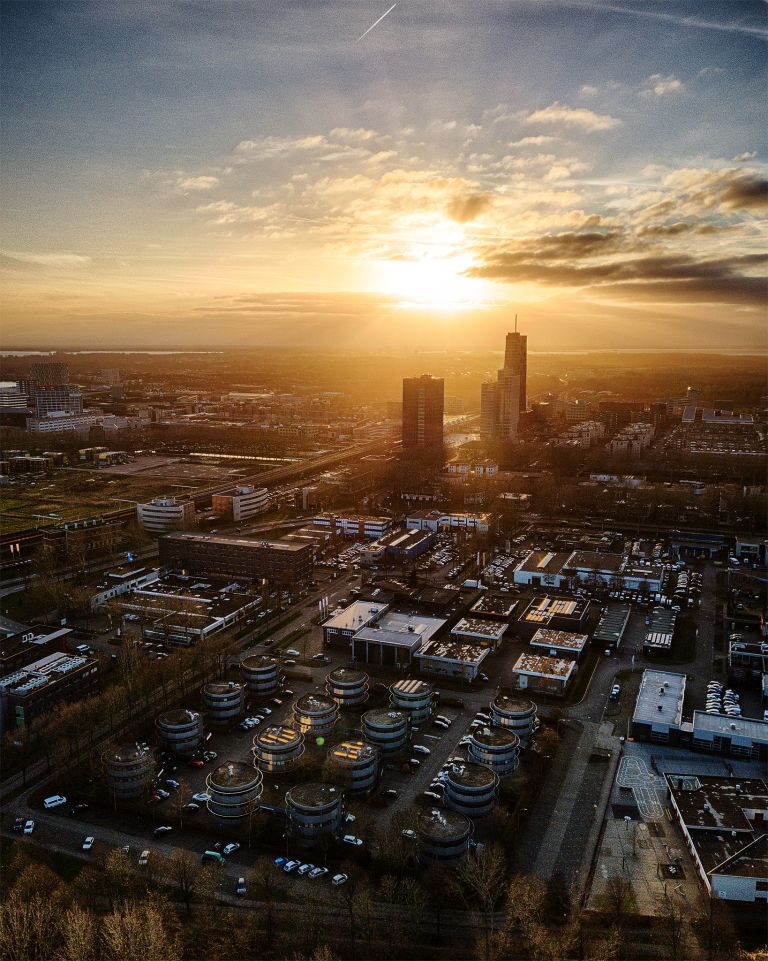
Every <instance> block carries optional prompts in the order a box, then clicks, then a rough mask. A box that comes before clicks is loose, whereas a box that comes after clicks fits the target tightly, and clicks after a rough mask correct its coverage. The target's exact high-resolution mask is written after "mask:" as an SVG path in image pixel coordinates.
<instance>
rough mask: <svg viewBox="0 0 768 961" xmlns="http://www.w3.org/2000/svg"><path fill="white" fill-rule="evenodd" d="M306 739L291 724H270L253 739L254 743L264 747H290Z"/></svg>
mask: <svg viewBox="0 0 768 961" xmlns="http://www.w3.org/2000/svg"><path fill="white" fill-rule="evenodd" d="M303 740H304V736H303V735H302V734H301V733H300V732H299V731H297V730H296V728H295V727H291V726H290V725H289V724H270V725H269V727H265V728H262V730H261V731H259V733H258V734H257V735H256V737H255V738H254V739H253V743H254V745H258V746H259V747H262V748H267V749H269V748H276V747H289V746H290V745H293V744H298V743H299V742H301V741H303Z"/></svg>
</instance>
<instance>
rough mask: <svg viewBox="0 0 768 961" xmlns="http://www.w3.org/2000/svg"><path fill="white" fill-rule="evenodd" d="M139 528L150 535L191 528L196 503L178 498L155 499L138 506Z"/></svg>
mask: <svg viewBox="0 0 768 961" xmlns="http://www.w3.org/2000/svg"><path fill="white" fill-rule="evenodd" d="M136 519H137V521H138V524H139V527H141V528H142V529H143V530H145V531H146V532H147V533H148V534H157V535H160V534H167V533H168V532H169V531H176V530H180V529H183V528H185V527H191V525H192V524H193V523H194V520H195V502H194V501H191V500H179V499H177V498H176V497H155V498H154V500H151V501H150V502H149V503H148V504H137V505H136Z"/></svg>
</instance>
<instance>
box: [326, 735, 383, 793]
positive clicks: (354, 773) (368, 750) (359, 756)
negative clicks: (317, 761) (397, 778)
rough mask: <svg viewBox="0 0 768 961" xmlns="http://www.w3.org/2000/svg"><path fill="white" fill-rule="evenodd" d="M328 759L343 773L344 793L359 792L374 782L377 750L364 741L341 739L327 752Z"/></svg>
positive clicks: (367, 788)
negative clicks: (339, 742)
mask: <svg viewBox="0 0 768 961" xmlns="http://www.w3.org/2000/svg"><path fill="white" fill-rule="evenodd" d="M328 760H329V761H330V762H331V764H332V765H333V766H334V767H336V768H338V769H339V771H340V772H342V773H343V776H344V781H345V787H344V793H345V794H361V793H362V792H363V791H370V790H371V788H372V787H373V786H374V785H375V784H376V779H377V776H378V773H379V752H378V751H377V749H376V748H375V747H373V745H371V744H366V743H365V742H364V741H342V742H341V744H337V745H336V746H335V747H332V748H331V749H330V751H329V752H328Z"/></svg>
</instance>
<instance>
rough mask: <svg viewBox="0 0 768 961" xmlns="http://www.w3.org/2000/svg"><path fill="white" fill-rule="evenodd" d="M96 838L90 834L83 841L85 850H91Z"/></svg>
mask: <svg viewBox="0 0 768 961" xmlns="http://www.w3.org/2000/svg"><path fill="white" fill-rule="evenodd" d="M95 840H96V838H94V837H92V836H91V835H90V834H89V835H88V837H87V838H86V839H85V840H84V841H83V851H90V850H91V848H92V847H93V842H94V841H95Z"/></svg>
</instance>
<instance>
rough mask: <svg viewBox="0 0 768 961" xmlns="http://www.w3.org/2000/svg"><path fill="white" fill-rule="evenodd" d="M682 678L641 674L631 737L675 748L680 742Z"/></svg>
mask: <svg viewBox="0 0 768 961" xmlns="http://www.w3.org/2000/svg"><path fill="white" fill-rule="evenodd" d="M685 682H686V676H685V674H673V673H670V672H669V671H653V670H645V671H643V676H642V679H641V681H640V690H639V691H638V694H637V700H636V701H635V711H634V714H633V716H632V737H635V738H637V739H638V740H641V741H658V742H659V743H662V744H667V743H669V744H675V743H677V742H678V741H679V740H680V732H681V725H682V719H683V701H684V699H685Z"/></svg>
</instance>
